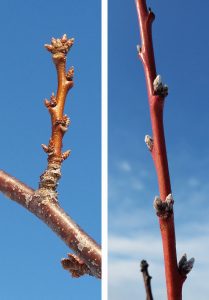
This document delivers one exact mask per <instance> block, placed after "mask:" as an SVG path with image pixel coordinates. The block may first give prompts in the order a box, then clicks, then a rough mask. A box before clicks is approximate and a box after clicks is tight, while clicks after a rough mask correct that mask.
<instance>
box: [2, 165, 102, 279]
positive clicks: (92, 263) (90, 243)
mask: <svg viewBox="0 0 209 300" xmlns="http://www.w3.org/2000/svg"><path fill="white" fill-rule="evenodd" d="M0 191H1V192H2V193H4V194H5V195H6V196H7V197H9V198H10V199H12V200H14V201H16V202H18V203H19V204H21V205H22V206H24V207H25V208H26V209H28V210H29V211H30V212H32V213H33V214H34V215H36V216H37V217H38V218H40V219H41V220H42V221H43V222H44V223H46V224H47V225H48V226H49V227H50V228H51V229H52V230H53V231H54V232H55V233H56V234H57V235H58V236H59V237H60V238H61V239H62V240H63V241H64V242H65V243H66V244H67V245H68V246H69V247H70V248H71V249H72V250H73V251H74V252H75V253H76V255H77V256H78V257H79V258H80V262H82V263H80V264H81V265H82V271H83V274H90V275H93V276H95V277H98V278H101V249H100V246H99V245H98V244H97V243H96V242H95V241H94V240H93V239H92V238H91V237H89V236H88V235H87V234H86V233H85V232H84V231H83V230H82V229H81V228H80V227H79V226H78V225H77V224H76V223H75V222H74V221H73V220H72V219H71V217H70V216H68V215H67V214H66V213H65V212H64V210H63V209H62V208H61V207H60V206H59V205H58V203H57V200H56V199H53V196H52V198H50V199H49V198H46V196H45V195H44V194H43V195H40V194H39V195H37V193H36V192H35V191H34V190H33V189H31V188H30V187H28V186H26V185H25V184H24V183H22V182H20V181H18V180H17V179H16V178H14V177H11V176H10V175H8V174H7V173H5V172H4V171H2V170H1V171H0ZM74 257H75V256H74ZM77 261H79V259H78V258H77ZM72 265H73V262H72ZM75 268H78V267H77V264H75V266H72V268H71V269H72V271H73V272H74V273H73V272H72V274H75V271H74V270H75ZM83 274H81V275H83ZM81 275H80V276H81ZM77 277H78V276H77Z"/></svg>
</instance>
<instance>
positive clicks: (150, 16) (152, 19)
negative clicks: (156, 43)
mask: <svg viewBox="0 0 209 300" xmlns="http://www.w3.org/2000/svg"><path fill="white" fill-rule="evenodd" d="M154 19H155V14H154V13H153V11H152V9H151V7H149V8H148V23H150V24H151V23H152V22H153V21H154Z"/></svg>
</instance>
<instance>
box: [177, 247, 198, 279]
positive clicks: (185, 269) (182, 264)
mask: <svg viewBox="0 0 209 300" xmlns="http://www.w3.org/2000/svg"><path fill="white" fill-rule="evenodd" d="M194 262H195V259H194V257H192V258H190V259H189V260H187V255H186V253H185V254H184V255H183V256H182V257H181V259H180V260H179V263H178V269H179V272H180V274H181V275H183V276H186V275H187V274H188V273H189V272H190V271H191V270H192V268H193V266H194Z"/></svg>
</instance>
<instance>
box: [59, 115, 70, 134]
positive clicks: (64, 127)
mask: <svg viewBox="0 0 209 300" xmlns="http://www.w3.org/2000/svg"><path fill="white" fill-rule="evenodd" d="M55 125H56V126H57V125H59V126H60V129H61V130H62V132H63V133H65V132H66V131H67V130H68V126H69V125H70V119H69V118H68V116H67V115H64V116H63V117H62V119H60V120H59V119H57V120H56V121H55Z"/></svg>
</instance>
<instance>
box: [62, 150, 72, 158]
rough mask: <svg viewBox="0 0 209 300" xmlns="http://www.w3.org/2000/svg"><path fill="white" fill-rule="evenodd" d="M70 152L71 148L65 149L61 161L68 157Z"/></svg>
mask: <svg viewBox="0 0 209 300" xmlns="http://www.w3.org/2000/svg"><path fill="white" fill-rule="evenodd" d="M70 153H71V150H67V151H65V152H63V153H62V161H64V160H66V159H67V158H68V157H69V155H70Z"/></svg>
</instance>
